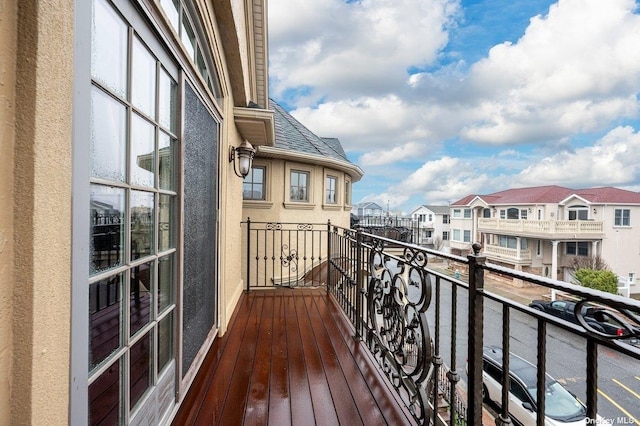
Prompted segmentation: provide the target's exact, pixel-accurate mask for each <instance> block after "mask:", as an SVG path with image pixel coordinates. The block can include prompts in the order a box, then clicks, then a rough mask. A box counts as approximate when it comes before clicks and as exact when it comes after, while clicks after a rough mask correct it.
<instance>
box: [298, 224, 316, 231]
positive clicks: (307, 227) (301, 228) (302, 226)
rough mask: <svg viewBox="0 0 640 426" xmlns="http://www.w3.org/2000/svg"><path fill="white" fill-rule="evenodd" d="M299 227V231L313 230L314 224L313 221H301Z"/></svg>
mask: <svg viewBox="0 0 640 426" xmlns="http://www.w3.org/2000/svg"><path fill="white" fill-rule="evenodd" d="M297 229H298V231H313V225H312V224H311V223H299V224H298V225H297Z"/></svg>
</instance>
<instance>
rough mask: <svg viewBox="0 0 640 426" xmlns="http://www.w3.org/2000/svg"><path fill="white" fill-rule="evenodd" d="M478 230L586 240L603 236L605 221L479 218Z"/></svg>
mask: <svg viewBox="0 0 640 426" xmlns="http://www.w3.org/2000/svg"><path fill="white" fill-rule="evenodd" d="M478 231H480V232H490V233H493V234H500V235H515V236H520V237H532V238H541V239H563V240H570V239H582V240H584V239H598V238H603V237H604V222H601V221H593V220H524V219H496V218H478Z"/></svg>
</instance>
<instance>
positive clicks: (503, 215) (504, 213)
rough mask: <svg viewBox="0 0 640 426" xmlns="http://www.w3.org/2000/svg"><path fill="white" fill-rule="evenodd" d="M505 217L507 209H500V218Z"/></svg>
mask: <svg viewBox="0 0 640 426" xmlns="http://www.w3.org/2000/svg"><path fill="white" fill-rule="evenodd" d="M506 218H507V211H506V210H504V209H502V210H500V219H506Z"/></svg>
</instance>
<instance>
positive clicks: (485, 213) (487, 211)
mask: <svg viewBox="0 0 640 426" xmlns="http://www.w3.org/2000/svg"><path fill="white" fill-rule="evenodd" d="M482 217H484V218H489V217H491V209H482Z"/></svg>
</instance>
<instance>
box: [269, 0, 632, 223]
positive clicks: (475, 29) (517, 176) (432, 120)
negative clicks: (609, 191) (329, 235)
mask: <svg viewBox="0 0 640 426" xmlns="http://www.w3.org/2000/svg"><path fill="white" fill-rule="evenodd" d="M268 13H269V72H270V96H271V97H272V98H274V99H275V100H276V101H277V102H279V103H280V104H281V105H283V106H284V107H285V108H287V110H288V111H289V112H290V113H291V114H292V115H293V116H294V117H296V118H297V119H298V120H300V121H301V122H302V123H303V124H304V125H306V126H307V127H309V129H311V130H312V131H313V132H314V133H316V134H317V135H319V136H323V137H337V138H339V139H340V141H341V142H342V145H343V146H344V148H345V150H346V151H347V153H348V155H349V158H350V159H351V160H352V161H353V162H355V163H357V164H358V165H360V167H361V168H362V169H363V170H364V172H365V176H364V177H363V179H362V180H361V181H360V182H358V183H357V184H356V185H355V186H354V193H353V198H354V199H353V201H354V203H355V202H361V201H375V202H377V203H379V204H380V205H382V206H386V205H387V203H388V204H389V206H390V208H391V209H392V210H394V211H397V212H410V211H411V210H413V209H415V208H417V207H418V206H419V205H421V204H446V203H448V202H451V201H455V200H458V199H460V198H462V197H464V196H465V195H468V194H472V193H473V194H486V193H491V192H495V191H500V190H503V189H507V188H512V187H526V186H537V185H550V184H555V185H562V186H567V187H573V188H582V187H593V186H616V187H620V188H625V189H630V190H634V191H638V190H640V99H639V97H640V14H639V5H638V3H637V2H636V1H634V0H606V1H604V0H559V1H549V0H526V1H525V0H522V1H513V0H488V1H478V0H475V1H470V0H466V1H458V0H360V1H353V0H352V1H345V0H315V1H308V2H307V1H304V2H298V1H291V0H269V3H268Z"/></svg>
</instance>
